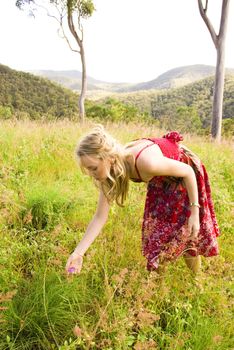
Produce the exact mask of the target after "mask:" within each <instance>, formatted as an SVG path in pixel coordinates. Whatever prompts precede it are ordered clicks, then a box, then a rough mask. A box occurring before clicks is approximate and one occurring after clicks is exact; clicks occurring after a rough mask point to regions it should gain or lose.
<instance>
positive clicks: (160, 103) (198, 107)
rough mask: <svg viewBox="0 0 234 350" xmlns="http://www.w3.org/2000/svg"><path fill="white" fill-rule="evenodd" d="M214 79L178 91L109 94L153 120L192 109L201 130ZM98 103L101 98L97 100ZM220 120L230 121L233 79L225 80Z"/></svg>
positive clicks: (207, 119) (208, 117)
mask: <svg viewBox="0 0 234 350" xmlns="http://www.w3.org/2000/svg"><path fill="white" fill-rule="evenodd" d="M213 89H214V78H213V77H209V78H206V79H203V80H200V81H197V82H194V83H192V84H189V85H186V86H184V87H180V88H174V89H168V90H147V91H135V92H129V93H122V94H113V95H112V97H113V98H115V99H118V100H119V101H121V102H123V103H127V104H130V105H132V106H135V107H137V108H139V109H140V111H141V112H148V113H149V114H151V115H153V116H154V117H155V118H156V119H161V120H162V119H163V118H169V119H170V118H174V117H175V116H176V113H177V109H178V108H180V107H188V108H193V111H195V112H196V113H197V114H198V115H199V118H200V120H201V122H202V125H203V127H207V126H208V125H209V124H210V120H211V113H212V99H213ZM99 102H100V103H102V102H103V99H100V100H99ZM223 118H224V119H228V118H229V119H233V118H234V76H232V75H227V76H226V78H225V88H224V101H223Z"/></svg>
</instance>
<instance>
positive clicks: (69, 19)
mask: <svg viewBox="0 0 234 350" xmlns="http://www.w3.org/2000/svg"><path fill="white" fill-rule="evenodd" d="M24 5H29V7H30V11H31V14H33V15H35V10H36V9H38V8H40V9H43V10H45V11H46V14H47V15H48V16H49V17H51V18H54V19H55V20H56V21H57V22H58V25H59V29H60V33H61V35H62V37H63V38H64V39H65V40H66V42H67V44H68V46H69V47H70V49H71V50H72V51H74V52H76V53H78V54H79V55H80V59H81V65H82V82H81V91H80V95H79V100H78V105H79V115H80V120H81V122H83V121H84V118H85V106H84V102H85V97H86V91H87V73H86V60H85V48H84V28H83V20H84V19H87V18H89V17H91V16H92V14H93V12H94V10H95V8H94V4H93V1H92V0H17V1H16V6H17V7H18V8H20V9H22V7H23V6H24ZM65 21H66V22H65ZM67 33H68V34H69V35H68V34H67ZM70 37H73V39H74V40H73V43H75V48H74V47H73V44H71V38H70Z"/></svg>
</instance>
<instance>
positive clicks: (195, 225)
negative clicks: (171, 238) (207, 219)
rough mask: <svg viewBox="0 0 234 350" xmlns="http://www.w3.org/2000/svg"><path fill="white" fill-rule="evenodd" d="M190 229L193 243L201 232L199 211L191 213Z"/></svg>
mask: <svg viewBox="0 0 234 350" xmlns="http://www.w3.org/2000/svg"><path fill="white" fill-rule="evenodd" d="M196 209H198V208H196ZM188 229H189V232H190V239H191V240H192V241H196V240H197V237H198V233H199V230H200V222H199V210H197V212H191V215H190V217H189V219H188Z"/></svg>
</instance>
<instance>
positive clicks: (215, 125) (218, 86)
mask: <svg viewBox="0 0 234 350" xmlns="http://www.w3.org/2000/svg"><path fill="white" fill-rule="evenodd" d="M229 3H230V0H223V4H222V14H221V21H220V31H219V35H218V37H217V41H216V51H217V62H216V73H215V86H214V100H213V111H212V114H213V115H212V125H211V136H212V137H213V138H214V139H215V141H217V142H220V141H221V127H222V112H223V92H224V79H225V42H226V34H227V22H228V8H229Z"/></svg>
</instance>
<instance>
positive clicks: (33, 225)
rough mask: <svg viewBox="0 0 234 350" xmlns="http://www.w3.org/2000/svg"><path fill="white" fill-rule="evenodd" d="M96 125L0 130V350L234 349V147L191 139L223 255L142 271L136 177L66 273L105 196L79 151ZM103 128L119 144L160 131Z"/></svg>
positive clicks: (140, 194)
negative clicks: (77, 264) (74, 270)
mask: <svg viewBox="0 0 234 350" xmlns="http://www.w3.org/2000/svg"><path fill="white" fill-rule="evenodd" d="M91 126H92V125H91V124H90V123H87V124H85V125H83V126H80V125H78V124H76V123H72V122H69V121H62V122H54V123H52V122H51V123H42V122H41V123H38V122H28V121H25V122H15V121H12V122H10V121H8V122H2V123H1V125H0V162H1V167H0V177H1V183H0V212H1V216H0V229H1V230H0V239H1V255H0V267H1V270H0V271H1V272H0V323H1V328H0V350H8V349H9V350H16V349H17V350H26V349H28V350H36V349H38V350H39V349H40V350H41V349H45V350H52V349H60V350H67V349H69V350H73V349H74V350H75V349H81V350H82V349H102V350H111V349H113V350H125V349H126V350H127V349H135V350H144V349H147V350H148V349H156V350H157V349H160V350H164V349H165V350H211V349H212V350H233V349H234V341H233V334H234V326H233V295H234V289H233V272H234V271H233V270H234V267H233V250H232V248H231V247H232V241H233V238H232V237H233V236H232V235H233V212H231V206H232V205H233V155H232V148H231V147H232V145H231V143H230V142H228V141H223V142H222V144H221V145H216V144H213V143H210V142H209V140H207V139H205V138H201V137H192V136H190V135H185V144H186V145H187V146H188V147H190V148H191V149H193V150H194V151H195V152H196V153H197V154H198V155H199V156H200V157H201V159H202V160H203V162H204V163H205V165H206V168H207V170H208V172H209V175H210V180H211V185H212V190H213V199H214V203H215V208H216V212H217V217H218V221H219V224H220V228H221V231H222V235H221V236H220V238H219V245H220V255H219V256H218V257H215V258H208V259H205V258H204V259H203V271H202V273H201V274H200V275H199V276H198V277H197V278H196V279H195V278H194V277H193V276H192V275H191V273H190V272H189V271H188V270H187V269H186V267H185V264H184V262H183V260H182V259H180V260H178V261H176V262H175V263H173V264H171V265H170V266H169V267H168V270H167V271H166V273H165V274H164V275H162V276H158V275H157V274H156V273H149V272H147V271H146V268H145V265H146V262H145V260H144V258H143V257H142V255H141V236H140V235H141V233H140V229H141V217H142V214H143V208H144V197H145V185H144V184H131V187H130V193H129V198H128V200H127V203H126V206H125V207H124V208H118V207H117V206H116V205H114V206H113V207H112V208H111V212H110V216H109V220H108V223H107V224H106V226H105V228H104V229H103V232H102V233H101V234H100V235H99V237H98V238H97V239H96V241H95V243H94V244H93V245H92V246H91V247H90V249H89V250H88V253H87V254H86V256H85V260H84V267H83V270H82V272H81V274H80V275H79V276H78V277H73V278H67V276H66V275H65V273H64V267H65V264H66V260H67V258H68V256H69V253H70V252H71V251H72V250H73V249H74V247H75V246H76V245H77V243H78V242H79V240H80V238H81V237H82V235H83V233H84V230H85V228H86V226H87V224H88V222H89V220H90V219H91V217H92V214H93V213H94V210H95V206H96V202H97V197H98V193H97V190H96V189H95V187H94V186H93V184H92V182H91V180H90V179H89V178H88V177H86V176H84V175H83V174H81V172H80V170H79V168H78V166H77V164H76V161H75V156H74V149H75V146H76V143H77V140H78V139H79V137H80V136H81V135H82V134H83V133H84V132H86V131H87V130H88V129H90V128H91ZM106 127H107V129H108V130H109V131H111V133H112V134H113V135H114V136H115V137H116V138H118V139H119V140H120V141H122V142H123V143H124V142H127V141H129V140H131V139H135V138H138V137H141V136H150V135H156V136H159V135H161V134H162V131H160V130H154V128H153V126H151V127H149V126H145V125H138V126H136V125H134V124H131V125H124V124H107V125H106ZM142 130H144V135H143V132H142ZM75 326H76V335H75V334H74V332H73V329H74V327H75Z"/></svg>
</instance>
